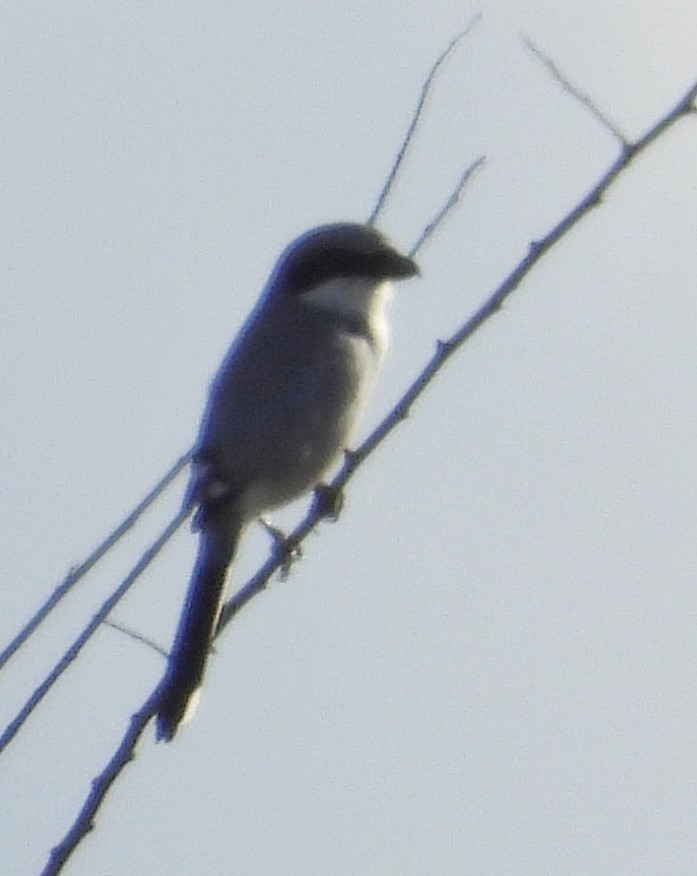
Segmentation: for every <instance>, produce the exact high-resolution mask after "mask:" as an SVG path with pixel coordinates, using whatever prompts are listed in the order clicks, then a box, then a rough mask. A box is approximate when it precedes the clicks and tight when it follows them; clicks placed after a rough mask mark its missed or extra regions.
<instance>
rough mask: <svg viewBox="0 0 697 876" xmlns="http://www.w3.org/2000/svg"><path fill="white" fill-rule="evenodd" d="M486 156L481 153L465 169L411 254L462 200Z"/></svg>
mask: <svg viewBox="0 0 697 876" xmlns="http://www.w3.org/2000/svg"><path fill="white" fill-rule="evenodd" d="M484 160H485V159H484V156H483V155H481V156H480V157H479V158H478V159H477V160H476V161H475V162H473V163H472V164H470V166H469V167H468V168H467V170H465V171H464V172H463V173H462V175H461V176H460V179H459V180H458V182H457V185H456V186H455V188H454V189H453V191H452V194H451V195H450V197H449V198H448V200H447V201H446V202H445V203H444V204H443V206H442V207H441V208H440V210H439V211H438V212H437V213H436V215H435V216H434V217H433V219H432V220H431V221H430V222H429V223H428V224H427V225H426V227H425V228H424V230H423V231H422V232H421V236H420V237H419V239H418V240H417V241H416V243H415V244H414V246H413V247H412V248H411V249H410V250H409V255H410V256H412V257H413V256H415V255H416V254H417V253H418V252H419V251H420V250H421V249H423V247H424V246H425V245H426V243H427V241H428V240H429V238H431V237H432V236H433V234H434V232H435V231H436V229H437V228H440V226H441V225H442V224H443V222H444V221H445V219H446V217H447V216H448V215H449V214H450V213H451V212H452V211H453V210H454V209H455V207H457V205H458V203H459V202H460V198H461V197H462V193H463V191H464V190H465V186H466V185H467V183H468V182H469V181H470V180H471V179H472V177H473V176H474V174H475V173H476V172H477V171H478V170H479V169H480V168H481V167H483V166H484Z"/></svg>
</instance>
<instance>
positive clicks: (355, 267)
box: [157, 223, 418, 740]
mask: <svg viewBox="0 0 697 876" xmlns="http://www.w3.org/2000/svg"><path fill="white" fill-rule="evenodd" d="M417 273H418V267H417V265H416V264H415V262H413V261H412V259H410V258H409V257H407V256H405V255H402V254H401V253H399V252H398V251H397V250H396V249H394V248H393V247H392V246H391V245H390V243H389V242H388V241H387V240H386V239H385V237H383V235H382V234H380V233H379V232H378V231H376V230H375V229H374V228H372V227H370V226H367V225H357V224H343V223H342V224H336V225H325V226H322V227H320V228H315V229H314V230H312V231H308V232H307V233H306V234H304V235H303V236H302V237H300V238H298V240H296V241H295V242H294V243H292V244H291V245H290V246H289V247H288V248H287V249H286V250H285V252H284V253H283V254H282V255H281V258H280V259H279V260H278V263H277V264H276V267H275V269H274V271H273V273H272V275H271V278H270V280H269V282H268V284H267V286H266V289H265V291H264V293H263V294H262V296H261V299H260V300H259V302H258V304H257V306H256V308H255V309H254V311H253V312H252V314H251V316H250V317H249V319H248V321H247V323H246V325H245V326H244V328H243V329H242V331H241V333H240V335H239V336H238V338H237V340H236V341H235V342H234V344H233V345H232V347H231V349H230V351H229V352H228V354H227V356H226V358H225V360H224V361H223V364H222V366H221V368H220V371H219V372H218V374H217V376H216V377H215V379H214V381H213V384H212V387H211V391H210V396H209V400H208V405H207V407H206V411H205V414H204V417H203V421H202V424H201V429H200V433H199V437H198V441H197V444H196V450H195V454H194V461H193V467H192V475H191V480H190V483H189V488H188V491H187V495H186V498H185V503H186V505H187V507H190V508H195V509H196V510H195V515H194V520H193V526H194V529H196V530H198V532H199V534H200V538H199V551H198V557H197V560H196V565H195V567H194V571H193V574H192V577H191V582H190V584H189V589H188V593H187V597H186V603H185V605H184V609H183V611H182V615H181V619H180V621H179V626H178V629H177V633H176V637H175V640H174V645H173V647H172V651H171V654H170V656H169V662H168V667H167V671H166V674H165V677H164V679H163V681H162V684H161V688H160V695H159V700H158V716H157V735H158V738H160V739H167V740H169V739H171V738H172V737H173V736H174V734H175V733H176V732H177V728H178V726H179V724H180V723H181V722H182V721H183V720H184V718H185V716H186V715H187V712H190V711H192V710H193V708H192V705H191V704H190V701H191V700H192V698H193V700H194V701H195V699H196V698H195V697H194V694H195V693H196V691H197V690H198V688H199V686H200V684H201V681H202V677H203V670H204V665H205V662H206V657H207V655H208V650H209V647H210V644H211V638H212V636H213V632H214V629H215V624H216V621H217V617H218V613H219V609H220V605H221V602H222V596H223V590H224V585H225V578H226V575H227V570H228V566H229V565H230V563H231V561H232V559H233V556H234V553H235V550H236V547H237V544H238V541H239V538H240V536H241V534H242V532H243V530H244V529H245V527H246V526H247V525H248V524H249V523H250V522H251V521H252V520H254V519H255V518H257V517H258V516H259V515H260V514H262V513H263V512H264V511H267V510H270V509H272V508H275V507H278V506H281V505H284V504H286V503H287V502H290V501H291V500H293V499H296V498H298V497H299V496H301V495H302V494H303V493H306V492H308V491H309V490H311V489H312V488H313V487H316V486H317V485H318V484H319V482H320V479H321V477H322V475H323V474H324V473H325V472H326V470H327V469H328V468H329V467H330V466H331V465H332V463H334V462H336V461H337V459H338V458H339V456H340V455H341V453H342V451H343V450H345V449H346V448H347V446H348V441H349V439H350V435H351V432H352V430H353V427H354V426H355V423H356V420H357V418H358V415H359V414H360V412H361V409H362V407H363V403H364V401H365V397H366V394H367V392H368V391H369V389H370V388H371V386H372V384H373V381H374V378H375V376H376V374H377V371H378V368H379V366H380V364H381V362H382V360H383V358H384V355H385V352H386V349H387V343H388V326H387V308H388V304H389V302H390V299H391V297H392V284H391V283H390V280H393V279H394V280H400V279H405V278H407V277H412V276H414V275H415V274H417Z"/></svg>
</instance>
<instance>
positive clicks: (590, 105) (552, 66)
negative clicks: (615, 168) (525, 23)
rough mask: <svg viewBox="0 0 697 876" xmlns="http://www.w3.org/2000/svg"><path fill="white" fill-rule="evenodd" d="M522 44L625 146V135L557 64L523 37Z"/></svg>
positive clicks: (626, 141)
mask: <svg viewBox="0 0 697 876" xmlns="http://www.w3.org/2000/svg"><path fill="white" fill-rule="evenodd" d="M522 39H523V43H524V44H525V45H526V46H527V48H528V49H529V50H530V51H531V52H532V54H533V55H535V57H536V58H537V59H538V61H541V62H542V63H543V64H544V65H545V67H546V68H547V69H548V70H549V72H550V73H551V74H552V76H553V77H554V79H556V81H557V82H558V83H559V85H561V87H562V88H563V89H564V91H566V92H568V94H570V95H572V97H574V98H575V99H576V100H577V101H578V102H579V103H581V104H583V106H585V108H586V109H587V110H588V111H589V112H590V113H591V114H592V115H593V116H594V117H595V119H596V121H598V122H600V124H601V125H602V126H603V127H604V128H605V129H606V130H607V131H609V132H610V133H611V134H612V136H613V137H615V138H616V139H617V140H619V141H620V143H621V144H622V146H627V144H628V140H627V138H626V137H625V135H624V134H623V133H622V131H621V130H620V128H619V127H618V126H617V125H616V124H615V123H614V122H613V121H612V119H611V118H610V117H609V116H608V115H606V114H605V113H604V112H603V111H602V110H601V109H599V107H598V105H597V104H596V102H595V101H594V100H593V99H592V98H590V97H589V96H588V95H587V94H584V92H582V91H579V89H578V88H576V86H575V85H573V84H572V83H571V82H570V81H569V80H568V79H567V78H566V76H564V74H563V73H562V72H561V70H560V69H559V67H558V66H557V64H556V63H555V62H554V61H553V60H552V59H551V58H550V57H549V56H548V55H545V54H544V52H543V51H542V50H541V49H539V48H538V47H537V46H536V45H535V43H533V41H532V40H530V39H528V37H526V36H524V37H523V38H522Z"/></svg>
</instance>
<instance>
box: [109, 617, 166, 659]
mask: <svg viewBox="0 0 697 876" xmlns="http://www.w3.org/2000/svg"><path fill="white" fill-rule="evenodd" d="M102 623H103V624H104V626H105V627H111V629H112V630H117V631H118V632H119V633H123V634H124V636H128V638H129V639H133V641H135V642H140V643H141V644H143V645H147V646H148V648H151V649H152V650H153V651H157V653H158V654H160V655H161V656H162V657H164V658H165V660H166V659H167V658H168V657H169V652H168V651H167V649H166V648H163V647H162V645H158V644H157V642H153V640H152V639H149V638H148V637H147V636H144V635H142V633H137V632H136V631H135V630H132V629H130V628H129V627H124V626H122V625H121V624H118V623H116V621H112V620H109V619H108V618H107V619H105V620H103V621H102Z"/></svg>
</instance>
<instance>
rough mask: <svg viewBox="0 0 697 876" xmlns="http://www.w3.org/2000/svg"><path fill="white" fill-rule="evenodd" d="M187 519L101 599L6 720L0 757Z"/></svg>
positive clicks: (176, 522)
mask: <svg viewBox="0 0 697 876" xmlns="http://www.w3.org/2000/svg"><path fill="white" fill-rule="evenodd" d="M188 516H189V511H188V510H185V511H180V512H179V513H178V514H177V516H176V517H175V518H174V519H173V520H172V521H171V522H170V523H168V524H167V526H166V527H165V529H164V530H163V531H162V533H161V535H160V536H159V537H158V538H157V539H156V540H155V541H154V542H153V543H152V545H151V546H150V547H149V548H148V549H147V550H146V551H145V553H144V554H143V555H142V556H141V557H140V559H139V560H138V562H137V563H136V564H135V566H134V567H133V569H132V570H131V572H130V573H129V574H128V575H127V576H126V577H125V578H124V579H123V581H122V582H121V584H119V586H118V587H117V588H116V590H114V592H113V593H112V594H111V595H110V596H109V597H108V599H106V600H104V602H103V603H102V605H101V606H100V607H99V609H98V611H97V613H96V614H95V615H94V616H93V618H92V620H91V621H90V622H89V623H88V624H87V625H86V626H85V628H84V629H83V630H82V632H81V633H80V635H79V636H78V637H77V638H76V639H75V641H74V642H73V644H72V645H71V646H70V647H69V648H68V650H67V651H66V652H65V653H64V654H63V656H62V657H61V659H60V660H59V661H58V663H56V665H55V666H54V667H53V669H52V670H51V671H50V672H49V674H48V675H47V676H46V678H44V680H43V681H42V682H41V684H40V685H39V686H38V687H37V688H36V689H35V690H34V692H33V693H32V695H31V696H30V697H29V699H28V700H27V701H26V703H25V704H24V705H23V706H22V708H21V709H20V710H19V712H18V713H17V715H15V717H14V718H13V719H12V721H10V723H9V724H8V725H7V727H6V728H5V731H4V732H3V734H2V736H0V755H1V754H2V753H3V752H4V750H5V749H6V748H7V746H8V745H9V744H10V742H12V740H13V739H14V738H15V736H16V735H17V734H18V733H19V731H20V730H21V729H22V727H23V725H24V723H25V722H26V721H27V719H28V718H29V717H30V716H31V714H32V712H33V711H34V710H35V709H36V707H37V706H38V705H39V703H40V702H41V701H42V700H43V698H44V697H45V696H46V694H47V693H48V692H49V691H50V690H51V688H52V687H53V685H54V684H55V683H56V682H57V681H58V679H59V678H60V677H61V675H62V674H63V673H64V672H65V670H66V669H67V668H68V667H69V666H70V664H71V663H72V662H73V661H74V660H75V659H76V658H77V656H78V655H79V653H80V651H82V649H83V648H84V647H85V645H86V644H87V643H88V642H89V640H90V639H91V638H92V636H93V635H94V634H95V633H96V632H97V630H98V629H99V627H100V626H101V624H102V623H103V622H104V620H105V619H106V618H107V616H108V615H109V612H110V611H112V610H113V608H114V607H115V606H116V605H117V604H118V603H119V602H120V600H121V599H123V597H124V596H125V595H126V593H128V591H129V590H130V589H131V587H132V586H133V585H134V584H135V582H136V581H137V580H138V578H139V577H140V576H141V575H142V574H143V572H144V571H145V570H146V569H147V567H148V566H149V565H150V563H151V562H152V561H153V560H154V559H155V557H156V556H157V555H158V554H159V552H160V551H161V550H162V548H163V547H164V546H165V545H166V544H167V542H168V541H169V540H170V538H171V537H172V536H173V535H174V533H175V532H176V531H177V530H178V529H179V527H180V526H181V525H182V524H183V523H184V521H185V520H186V519H187V518H188Z"/></svg>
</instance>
